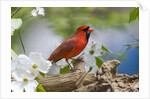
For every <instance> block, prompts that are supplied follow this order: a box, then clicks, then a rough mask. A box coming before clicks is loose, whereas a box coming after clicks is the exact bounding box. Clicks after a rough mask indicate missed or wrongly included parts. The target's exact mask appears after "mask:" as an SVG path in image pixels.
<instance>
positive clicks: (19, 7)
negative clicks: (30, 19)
mask: <svg viewBox="0 0 150 99" xmlns="http://www.w3.org/2000/svg"><path fill="white" fill-rule="evenodd" d="M21 8H22V7H19V8H18V9H17V10H16V11H15V12H14V13H13V14H12V15H11V17H13V16H14V15H15V14H16V13H17V12H18V11H19V10H20V9H21Z"/></svg>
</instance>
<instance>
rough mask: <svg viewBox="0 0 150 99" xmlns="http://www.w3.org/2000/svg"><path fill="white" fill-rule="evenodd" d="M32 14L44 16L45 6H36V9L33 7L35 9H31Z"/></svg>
mask: <svg viewBox="0 0 150 99" xmlns="http://www.w3.org/2000/svg"><path fill="white" fill-rule="evenodd" d="M31 15H32V16H37V15H42V16H44V15H45V12H44V8H41V7H36V9H33V10H32V11H31Z"/></svg>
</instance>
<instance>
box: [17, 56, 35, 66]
mask: <svg viewBox="0 0 150 99" xmlns="http://www.w3.org/2000/svg"><path fill="white" fill-rule="evenodd" d="M18 60H19V62H20V64H21V65H23V66H24V68H27V69H31V68H32V61H31V60H30V58H29V57H27V56H26V55H24V54H20V55H19V56H18Z"/></svg>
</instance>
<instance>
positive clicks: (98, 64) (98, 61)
mask: <svg viewBox="0 0 150 99" xmlns="http://www.w3.org/2000/svg"><path fill="white" fill-rule="evenodd" d="M95 60H96V65H97V67H98V68H100V67H101V66H102V64H103V61H102V60H101V59H99V58H98V57H95Z"/></svg>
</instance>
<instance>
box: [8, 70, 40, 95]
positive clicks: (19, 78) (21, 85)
mask: <svg viewBox="0 0 150 99" xmlns="http://www.w3.org/2000/svg"><path fill="white" fill-rule="evenodd" d="M12 77H13V78H14V79H15V80H16V81H12V83H11V90H12V91H13V92H23V91H24V90H25V91H26V92H34V91H36V87H37V85H38V82H37V81H36V80H34V78H35V77H34V76H32V75H31V74H29V73H28V72H27V71H26V70H25V69H23V68H16V70H15V71H13V72H12Z"/></svg>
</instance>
